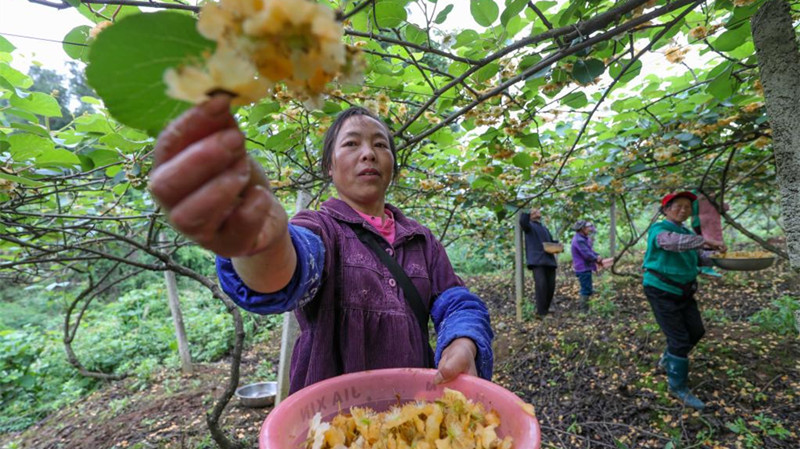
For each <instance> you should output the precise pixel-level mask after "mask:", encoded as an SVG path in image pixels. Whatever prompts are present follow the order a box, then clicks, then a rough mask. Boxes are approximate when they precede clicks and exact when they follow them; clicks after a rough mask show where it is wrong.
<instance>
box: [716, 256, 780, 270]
mask: <svg viewBox="0 0 800 449" xmlns="http://www.w3.org/2000/svg"><path fill="white" fill-rule="evenodd" d="M711 260H712V261H714V264H715V265H716V266H718V267H720V268H722V269H724V270H730V271H758V270H763V269H765V268H769V267H770V266H772V264H773V263H775V257H759V258H751V259H734V258H721V257H712V258H711Z"/></svg>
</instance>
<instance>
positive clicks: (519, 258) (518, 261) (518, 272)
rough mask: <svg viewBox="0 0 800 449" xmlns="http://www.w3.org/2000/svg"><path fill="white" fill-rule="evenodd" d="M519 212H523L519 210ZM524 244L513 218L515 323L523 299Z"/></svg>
mask: <svg viewBox="0 0 800 449" xmlns="http://www.w3.org/2000/svg"><path fill="white" fill-rule="evenodd" d="M519 213H520V214H523V213H525V212H523V211H520V212H519ZM523 253H524V246H523V241H522V228H521V227H520V225H519V219H518V218H516V217H515V219H514V290H515V293H516V295H515V299H516V306H517V323H521V322H522V301H524V300H525V297H524V296H525V283H524V280H525V260H524V257H523Z"/></svg>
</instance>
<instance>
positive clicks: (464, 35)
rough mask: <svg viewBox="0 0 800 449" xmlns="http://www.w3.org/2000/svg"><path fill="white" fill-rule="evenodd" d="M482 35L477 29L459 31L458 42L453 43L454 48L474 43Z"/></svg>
mask: <svg viewBox="0 0 800 449" xmlns="http://www.w3.org/2000/svg"><path fill="white" fill-rule="evenodd" d="M480 37H481V36H480V35H479V34H478V32H477V31H475V30H464V31H462V32H460V33H458V36H456V43H455V44H453V48H459V47H464V46H468V45H470V44H473V43H475V42H477V41H478V40H479V39H480Z"/></svg>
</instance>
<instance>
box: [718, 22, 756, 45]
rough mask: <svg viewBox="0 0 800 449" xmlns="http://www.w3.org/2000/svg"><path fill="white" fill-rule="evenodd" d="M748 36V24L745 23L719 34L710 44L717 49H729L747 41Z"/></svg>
mask: <svg viewBox="0 0 800 449" xmlns="http://www.w3.org/2000/svg"><path fill="white" fill-rule="evenodd" d="M750 36H751V32H750V24H749V23H745V24H744V25H742V26H740V27H738V28H735V29H733V30H728V31H726V32H724V33H722V34H720V35H719V37H718V38H716V39H715V40H714V42H712V43H711V45H712V46H713V47H714V48H715V49H717V50H719V51H731V50H735V49H736V48H738V47H739V46H740V45H742V44H744V43H745V42H747V41H749V40H750Z"/></svg>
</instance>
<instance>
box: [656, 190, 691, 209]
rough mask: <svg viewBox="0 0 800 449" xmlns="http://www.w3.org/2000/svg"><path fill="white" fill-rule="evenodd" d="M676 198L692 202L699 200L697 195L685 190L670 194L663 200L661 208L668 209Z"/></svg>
mask: <svg viewBox="0 0 800 449" xmlns="http://www.w3.org/2000/svg"><path fill="white" fill-rule="evenodd" d="M675 198H689V199H690V200H692V201H694V200H696V199H697V195H695V194H694V193H692V192H689V191H687V190H684V191H683V192H675V193H669V194H667V195H665V196H664V198H662V199H661V207H667V204H669V202H670V201H672V200H674V199H675Z"/></svg>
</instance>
